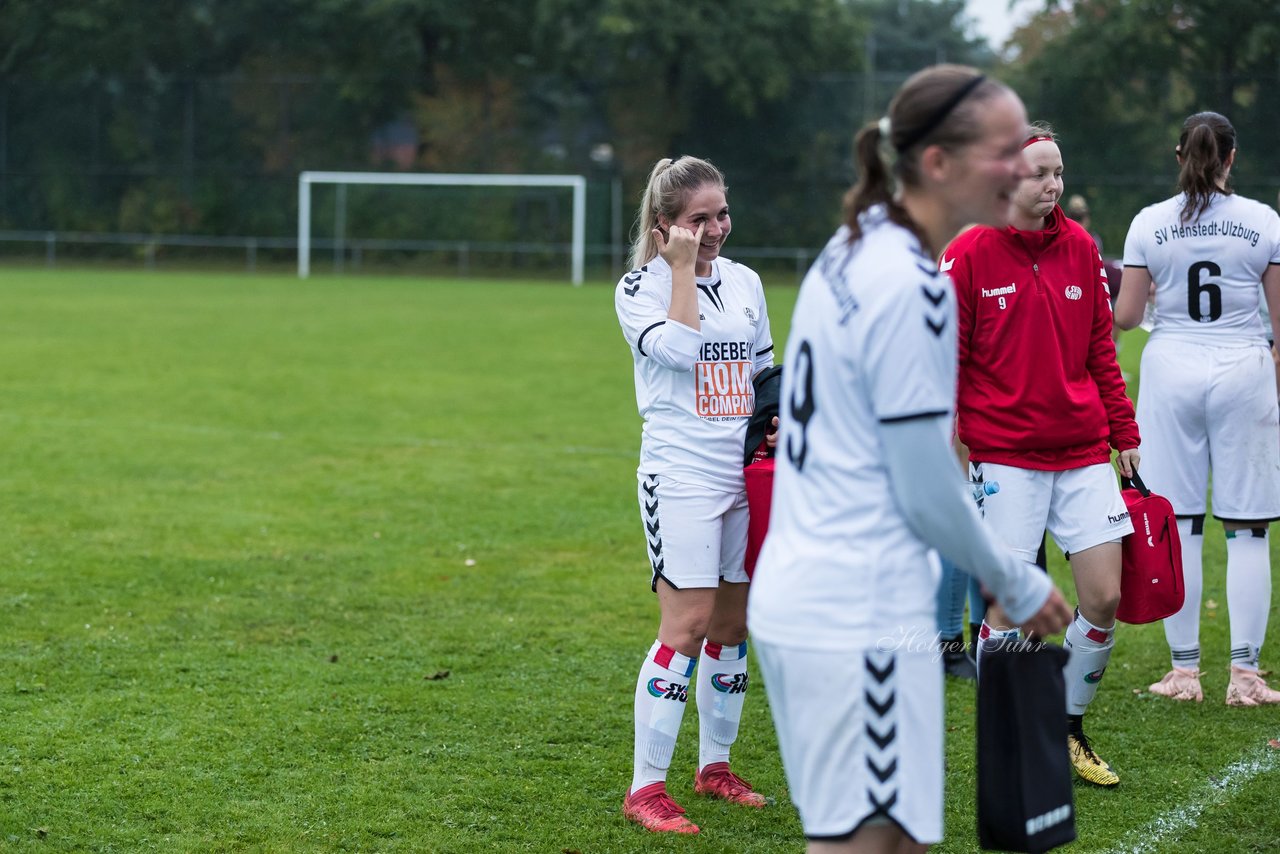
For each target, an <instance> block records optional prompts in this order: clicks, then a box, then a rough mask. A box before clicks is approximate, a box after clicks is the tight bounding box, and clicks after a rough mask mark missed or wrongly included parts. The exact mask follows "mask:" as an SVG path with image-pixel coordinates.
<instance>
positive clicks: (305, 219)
mask: <svg viewBox="0 0 1280 854" xmlns="http://www.w3.org/2000/svg"><path fill="white" fill-rule="evenodd" d="M313 184H335V185H338V187H339V189H341V188H342V187H343V186H345V185H348V184H374V185H382V186H401V187H403V186H421V187H563V188H566V189H569V190H572V191H573V237H572V242H571V246H570V256H571V258H572V264H571V266H572V271H571V277H572V281H573V283H574V284H575V285H581V284H582V275H583V263H584V260H585V257H586V207H587V179H586V178H584V177H583V176H581V175H466V174H452V173H439V172H310V171H309V172H302V173H300V174H299V175H298V277H299V278H302V279H305V278H307V277H308V276H309V275H311V187H312V185H313ZM338 227H339V228H341V227H342V226H341V225H339V226H338Z"/></svg>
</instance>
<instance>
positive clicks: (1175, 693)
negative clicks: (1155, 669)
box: [1147, 667, 1280, 703]
mask: <svg viewBox="0 0 1280 854" xmlns="http://www.w3.org/2000/svg"><path fill="white" fill-rule="evenodd" d="M1231 670H1232V672H1234V671H1235V668H1234V667H1233V668H1231ZM1232 684H1235V677H1234V676H1232ZM1147 690H1148V691H1150V692H1151V693H1152V694H1159V695H1160V696H1161V697H1168V698H1169V699H1170V700H1195V701H1196V702H1197V703H1200V702H1203V701H1204V692H1203V691H1201V690H1200V668H1198V667H1197V668H1195V669H1193V670H1187V669H1185V668H1182V667H1175V668H1173V669H1172V670H1170V671H1169V672H1168V673H1166V674H1165V675H1164V678H1163V679H1161V680H1160V681H1159V682H1155V683H1153V684H1152V685H1151V686H1150V687H1149V688H1147ZM1277 696H1280V695H1277ZM1227 702H1228V703H1230V702H1231V700H1230V698H1228V699H1227Z"/></svg>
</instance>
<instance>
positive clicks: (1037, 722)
mask: <svg viewBox="0 0 1280 854" xmlns="http://www.w3.org/2000/svg"><path fill="white" fill-rule="evenodd" d="M1068 657H1069V654H1068V653H1067V651H1066V650H1064V649H1063V648H1062V647H1060V646H1055V645H1053V644H1048V643H1041V642H1019V643H1011V644H1009V645H1008V646H1006V647H1005V648H1003V649H999V650H995V651H993V652H989V653H988V652H984V653H983V654H982V675H981V677H980V678H979V680H978V844H979V845H981V846H982V847H983V848H987V849H998V850H1003V851H1026V852H1040V851H1048V850H1049V849H1050V848H1053V847H1055V846H1058V845H1065V844H1066V843H1068V842H1071V841H1072V840H1074V839H1075V838H1076V810H1075V803H1074V801H1073V798H1072V789H1071V763H1070V760H1069V759H1068V756H1067V712H1066V707H1067V702H1066V685H1065V683H1064V681H1063V678H1062V668H1063V667H1065V666H1066V664H1067V659H1068Z"/></svg>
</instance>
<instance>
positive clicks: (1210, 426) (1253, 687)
mask: <svg viewBox="0 0 1280 854" xmlns="http://www.w3.org/2000/svg"><path fill="white" fill-rule="evenodd" d="M1174 154H1175V155H1176V157H1177V159H1178V164H1179V167H1180V168H1179V173H1178V188H1179V190H1180V192H1179V193H1178V195H1176V196H1174V197H1172V198H1170V199H1166V200H1164V201H1163V202H1160V203H1158V204H1154V205H1151V206H1150V207H1148V208H1145V209H1143V210H1142V211H1141V212H1140V213H1139V214H1138V215H1137V216H1136V217H1135V218H1134V220H1133V224H1132V225H1131V226H1130V227H1129V236H1128V238H1127V239H1126V240H1125V244H1124V277H1123V279H1122V283H1121V287H1120V296H1119V298H1118V299H1117V301H1116V323H1117V325H1119V326H1121V327H1122V328H1124V329H1132V328H1133V327H1134V326H1136V325H1138V323H1139V322H1140V321H1141V320H1142V312H1143V308H1144V306H1145V304H1146V301H1147V294H1148V291H1149V289H1150V287H1151V283H1152V282H1155V299H1156V321H1155V326H1154V328H1153V329H1152V330H1151V337H1150V339H1148V341H1147V345H1146V348H1145V349H1144V350H1143V352H1142V374H1141V376H1142V388H1141V390H1140V392H1139V395H1138V423H1139V424H1141V425H1142V435H1143V438H1144V443H1143V452H1144V454H1145V456H1146V461H1147V464H1146V467H1145V468H1143V480H1144V481H1145V482H1146V484H1147V486H1149V487H1150V488H1151V489H1152V490H1153V491H1155V492H1158V493H1160V494H1161V495H1164V496H1165V497H1166V498H1168V499H1169V501H1170V503H1171V504H1173V510H1174V512H1175V513H1176V514H1177V515H1178V533H1179V534H1180V535H1181V537H1182V571H1183V577H1184V579H1185V581H1186V602H1185V604H1184V605H1183V607H1182V610H1181V611H1179V612H1178V613H1177V614H1175V615H1173V616H1172V617H1170V618H1168V619H1167V620H1165V621H1164V632H1165V639H1166V640H1167V641H1168V642H1169V649H1170V652H1171V656H1172V659H1173V661H1172V663H1173V669H1171V670H1170V671H1169V672H1168V673H1167V674H1166V675H1165V677H1164V678H1163V679H1161V680H1160V681H1159V682H1157V683H1155V684H1154V685H1152V686H1151V691H1152V692H1153V693H1156V694H1161V695H1163V696H1166V697H1171V698H1173V699H1175V700H1195V701H1197V702H1198V701H1200V700H1202V699H1203V697H1204V695H1203V693H1202V691H1201V688H1200V597H1201V592H1202V590H1203V558H1202V553H1201V549H1202V547H1203V545H1204V536H1203V530H1204V514H1205V511H1206V509H1207V505H1206V501H1205V492H1206V490H1207V488H1208V485H1209V472H1210V469H1212V471H1213V515H1214V516H1216V517H1217V518H1218V519H1220V520H1221V521H1222V526H1223V527H1224V528H1225V529H1226V533H1227V608H1228V610H1229V611H1230V616H1231V676H1230V680H1229V682H1228V685H1227V692H1226V702H1227V705H1229V706H1256V705H1259V704H1262V703H1280V691H1275V690H1273V689H1271V688H1270V687H1268V685H1267V683H1266V682H1265V681H1264V680H1263V678H1262V676H1261V675H1260V674H1259V672H1258V657H1259V654H1260V652H1261V649H1262V641H1263V638H1264V637H1265V636H1266V632H1267V614H1268V612H1269V611H1270V609H1271V561H1270V554H1269V550H1268V545H1267V539H1268V538H1267V529H1268V526H1269V525H1270V523H1271V522H1273V521H1275V520H1276V519H1277V518H1278V517H1280V443H1278V442H1277V438H1276V436H1277V429H1280V428H1278V425H1277V408H1276V373H1275V365H1274V362H1273V359H1272V355H1273V354H1272V352H1271V351H1269V349H1268V346H1267V340H1268V338H1269V337H1270V331H1271V330H1270V328H1267V327H1266V326H1264V324H1263V321H1262V317H1261V315H1260V313H1259V293H1258V284H1259V282H1261V284H1262V286H1263V290H1264V291H1265V295H1266V301H1267V305H1268V306H1269V307H1270V317H1271V326H1272V327H1275V326H1277V323H1278V322H1280V217H1278V216H1277V215H1276V212H1275V211H1274V210H1272V209H1271V208H1270V207H1268V206H1267V205H1264V204H1262V203H1261V202H1255V201H1253V200H1252V199H1245V198H1241V197H1240V196H1238V195H1236V194H1235V193H1234V192H1232V190H1231V185H1230V180H1229V179H1230V177H1231V167H1232V166H1233V165H1234V164H1235V160H1236V132H1235V128H1234V127H1232V126H1231V122H1229V121H1228V120H1227V119H1226V117H1225V116H1221V115H1219V114H1218V113H1196V114H1195V115H1193V116H1191V117H1189V118H1188V119H1187V120H1186V121H1185V122H1184V123H1183V125H1182V135H1181V136H1180V137H1179V139H1178V146H1177V148H1175V149H1174Z"/></svg>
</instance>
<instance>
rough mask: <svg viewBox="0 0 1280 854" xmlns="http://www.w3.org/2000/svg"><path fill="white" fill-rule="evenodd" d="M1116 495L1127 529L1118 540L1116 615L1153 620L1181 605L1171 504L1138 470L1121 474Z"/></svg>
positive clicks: (1179, 545)
mask: <svg viewBox="0 0 1280 854" xmlns="http://www.w3.org/2000/svg"><path fill="white" fill-rule="evenodd" d="M1120 485H1121V487H1122V489H1121V490H1120V494H1121V495H1122V496H1123V497H1124V503H1125V504H1126V505H1127V506H1128V507H1129V518H1130V520H1131V521H1132V522H1133V533H1132V534H1129V535H1128V536H1126V537H1125V538H1124V540H1123V542H1122V546H1121V548H1122V553H1123V555H1124V565H1123V568H1122V570H1121V575H1120V606H1119V607H1118V608H1116V619H1117V620H1122V621H1124V622H1126V623H1154V622H1155V621H1156V620H1163V619H1164V618H1165V617H1169V616H1172V615H1174V614H1176V613H1178V611H1179V610H1181V609H1182V601H1183V599H1184V598H1185V596H1186V590H1185V589H1184V588H1183V586H1182V542H1181V540H1180V539H1179V538H1178V522H1177V519H1176V517H1175V516H1174V515H1173V505H1171V504H1170V503H1169V500H1168V499H1167V498H1164V497H1163V496H1160V495H1156V494H1155V493H1153V492H1152V491H1151V490H1149V489H1147V486H1146V484H1144V483H1143V482H1142V478H1140V477H1138V473H1137V472H1134V473H1133V478H1132V479H1130V478H1121V480H1120Z"/></svg>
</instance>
